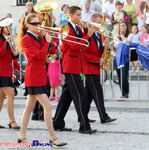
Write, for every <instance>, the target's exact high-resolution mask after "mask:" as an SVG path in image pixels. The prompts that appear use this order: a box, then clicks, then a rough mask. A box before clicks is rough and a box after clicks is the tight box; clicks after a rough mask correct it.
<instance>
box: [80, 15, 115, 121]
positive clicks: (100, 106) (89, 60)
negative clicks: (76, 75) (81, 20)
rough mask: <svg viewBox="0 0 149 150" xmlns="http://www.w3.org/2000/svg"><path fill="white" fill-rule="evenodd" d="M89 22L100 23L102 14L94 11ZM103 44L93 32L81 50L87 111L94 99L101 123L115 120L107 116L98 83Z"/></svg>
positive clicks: (100, 87) (96, 33)
mask: <svg viewBox="0 0 149 150" xmlns="http://www.w3.org/2000/svg"><path fill="white" fill-rule="evenodd" d="M91 22H94V23H97V24H101V23H102V15H100V14H99V13H94V14H93V15H92V16H91ZM102 53H103V46H102V39H101V35H100V34H99V33H98V32H95V33H94V34H93V35H92V37H91V41H90V46H89V48H88V49H87V50H86V51H83V57H82V58H83V65H82V66H83V74H85V77H86V91H87V95H88V100H87V101H86V103H87V110H88V112H89V109H90V104H91V102H92V99H94V101H95V104H96V107H97V110H98V113H99V116H100V120H101V123H109V122H112V121H115V120H116V119H112V118H110V117H109V116H108V114H107V113H106V110H105V106H104V97H103V90H102V86H101V83H100V65H102V64H104V63H106V59H105V58H102Z"/></svg>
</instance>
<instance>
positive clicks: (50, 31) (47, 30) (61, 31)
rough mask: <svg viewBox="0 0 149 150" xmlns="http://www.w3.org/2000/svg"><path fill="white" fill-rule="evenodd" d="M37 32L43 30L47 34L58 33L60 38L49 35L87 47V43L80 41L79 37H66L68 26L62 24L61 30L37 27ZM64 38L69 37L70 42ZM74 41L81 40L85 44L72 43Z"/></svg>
mask: <svg viewBox="0 0 149 150" xmlns="http://www.w3.org/2000/svg"><path fill="white" fill-rule="evenodd" d="M38 30H43V31H46V32H49V33H58V34H60V35H61V37H55V36H53V35H51V37H53V38H57V39H60V40H64V41H67V42H71V43H76V44H79V45H83V46H87V47H89V42H88V41H87V40H86V39H82V38H79V37H75V36H71V35H68V33H69V26H68V24H64V25H63V26H62V28H52V27H43V26H39V27H38ZM66 37H70V38H71V40H68V39H66ZM74 39H77V40H82V41H85V42H86V43H85V44H83V43H79V42H75V41H73V40H74Z"/></svg>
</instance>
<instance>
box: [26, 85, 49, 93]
mask: <svg viewBox="0 0 149 150" xmlns="http://www.w3.org/2000/svg"><path fill="white" fill-rule="evenodd" d="M25 90H26V91H25V92H26V94H29V95H37V94H46V93H47V89H46V86H37V87H25Z"/></svg>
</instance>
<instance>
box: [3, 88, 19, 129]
mask: <svg viewBox="0 0 149 150" xmlns="http://www.w3.org/2000/svg"><path fill="white" fill-rule="evenodd" d="M2 90H3V92H4V93H5V94H6V96H7V100H6V106H7V112H8V116H9V122H10V123H11V122H13V123H12V124H11V125H12V127H15V126H18V125H17V123H16V122H14V121H15V117H14V91H13V88H12V87H3V88H2Z"/></svg>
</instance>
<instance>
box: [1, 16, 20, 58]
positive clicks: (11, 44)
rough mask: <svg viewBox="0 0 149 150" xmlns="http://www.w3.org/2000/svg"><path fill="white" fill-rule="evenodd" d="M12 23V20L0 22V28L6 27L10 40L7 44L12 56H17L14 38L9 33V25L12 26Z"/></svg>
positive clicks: (7, 19) (17, 51)
mask: <svg viewBox="0 0 149 150" xmlns="http://www.w3.org/2000/svg"><path fill="white" fill-rule="evenodd" d="M12 22H13V19H12V18H6V19H4V20H2V21H1V22H0V27H7V29H8V31H9V34H10V40H9V41H8V43H9V45H10V47H11V50H12V52H13V54H14V56H17V55H18V54H19V50H17V49H16V43H15V37H14V35H13V34H12V32H11V27H10V25H11V24H12Z"/></svg>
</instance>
